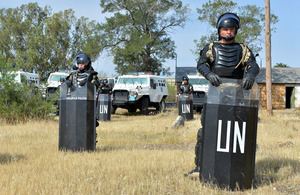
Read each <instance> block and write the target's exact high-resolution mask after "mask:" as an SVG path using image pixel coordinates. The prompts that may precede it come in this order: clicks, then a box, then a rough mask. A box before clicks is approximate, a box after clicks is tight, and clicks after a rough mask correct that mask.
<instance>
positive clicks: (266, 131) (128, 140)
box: [0, 109, 300, 194]
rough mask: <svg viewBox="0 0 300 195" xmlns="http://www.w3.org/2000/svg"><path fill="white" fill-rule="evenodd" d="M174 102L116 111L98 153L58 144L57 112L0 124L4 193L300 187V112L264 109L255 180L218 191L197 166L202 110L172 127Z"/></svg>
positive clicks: (103, 128)
mask: <svg viewBox="0 0 300 195" xmlns="http://www.w3.org/2000/svg"><path fill="white" fill-rule="evenodd" d="M176 117H177V112H176V109H168V110H167V112H165V113H161V114H157V115H151V116H142V115H139V114H137V115H129V114H128V113H127V112H126V111H123V110H118V111H117V113H116V114H115V115H112V121H110V122H101V123H100V126H99V127H98V128H97V134H98V144H97V149H96V151H95V152H62V151H59V150H58V119H54V120H49V121H32V122H28V123H26V124H19V125H16V126H12V125H5V124H2V125H1V126H0V129H1V130H0V175H1V176H0V189H1V190H0V194H300V122H299V120H300V111H299V110H298V111H295V110H275V111H274V116H272V117H268V116H267V114H266V112H265V111H259V118H260V121H259V124H258V138H257V141H258V145H259V149H258V151H257V153H256V170H255V172H256V175H255V187H254V188H253V189H250V190H246V191H238V190H236V191H229V190H221V189H218V188H217V187H215V186H211V185H209V184H204V183H200V181H199V179H198V178H197V177H184V176H183V175H184V173H186V172H187V171H189V170H191V169H192V168H194V145H195V142H196V133H197V130H198V128H199V127H200V121H199V120H200V115H195V120H192V121H188V122H186V123H185V126H184V127H183V128H179V129H171V128H170V127H171V125H172V123H173V122H174V120H175V119H176Z"/></svg>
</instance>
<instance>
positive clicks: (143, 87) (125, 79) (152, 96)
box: [112, 73, 169, 114]
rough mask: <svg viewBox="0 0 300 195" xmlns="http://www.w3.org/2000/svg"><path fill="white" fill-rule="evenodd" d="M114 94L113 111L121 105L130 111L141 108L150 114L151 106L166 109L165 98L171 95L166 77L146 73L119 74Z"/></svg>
mask: <svg viewBox="0 0 300 195" xmlns="http://www.w3.org/2000/svg"><path fill="white" fill-rule="evenodd" d="M112 94H113V102H112V106H113V109H112V113H114V112H115V110H116V109H117V108H118V107H120V108H125V109H127V110H128V111H129V112H136V110H137V109H139V110H140V111H142V112H143V113H144V114H148V108H149V107H155V108H156V110H157V111H164V110H165V108H166V104H165V99H166V97H167V96H168V95H169V93H168V87H167V83H166V79H165V78H164V77H160V76H155V75H151V74H146V73H132V74H127V75H123V76H119V77H118V81H117V83H116V84H115V86H114V88H113V91H112Z"/></svg>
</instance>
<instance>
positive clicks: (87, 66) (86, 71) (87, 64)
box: [66, 53, 100, 126]
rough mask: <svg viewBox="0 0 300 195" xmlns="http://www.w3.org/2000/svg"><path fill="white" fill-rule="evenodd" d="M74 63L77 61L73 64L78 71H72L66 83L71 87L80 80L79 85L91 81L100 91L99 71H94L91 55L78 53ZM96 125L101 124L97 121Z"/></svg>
mask: <svg viewBox="0 0 300 195" xmlns="http://www.w3.org/2000/svg"><path fill="white" fill-rule="evenodd" d="M74 63H76V64H75V65H74V66H73V67H74V68H75V70H76V72H72V73H71V74H70V75H69V76H68V77H67V78H66V84H67V85H68V87H71V86H72V84H73V83H76V82H79V85H81V86H84V85H85V83H86V82H87V81H89V82H91V83H93V84H94V85H95V87H96V91H98V90H99V86H100V82H99V79H98V77H97V74H98V73H97V72H96V71H94V69H93V67H92V61H91V59H90V57H89V56H88V55H87V54H85V53H81V54H78V55H77V56H76V57H75V59H74ZM96 102H97V101H96ZM96 126H99V123H98V122H96Z"/></svg>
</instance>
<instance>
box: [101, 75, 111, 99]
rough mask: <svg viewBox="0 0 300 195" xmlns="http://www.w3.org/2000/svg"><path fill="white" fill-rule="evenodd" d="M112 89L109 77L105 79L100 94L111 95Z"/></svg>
mask: <svg viewBox="0 0 300 195" xmlns="http://www.w3.org/2000/svg"><path fill="white" fill-rule="evenodd" d="M111 91H112V88H111V86H110V85H109V83H108V80H107V79H103V86H102V87H101V89H100V94H106V95H110V94H111Z"/></svg>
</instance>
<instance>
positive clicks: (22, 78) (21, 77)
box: [8, 70, 40, 88]
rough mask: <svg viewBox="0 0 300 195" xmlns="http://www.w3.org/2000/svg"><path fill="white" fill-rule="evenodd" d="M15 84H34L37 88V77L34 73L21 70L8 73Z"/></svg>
mask: <svg viewBox="0 0 300 195" xmlns="http://www.w3.org/2000/svg"><path fill="white" fill-rule="evenodd" d="M8 74H9V75H11V77H13V79H14V81H15V82H16V83H20V84H24V83H25V84H34V85H35V86H36V87H37V88H38V87H39V85H40V81H39V75H38V74H36V73H30V72H24V71H22V70H19V71H14V72H9V73H8Z"/></svg>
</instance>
